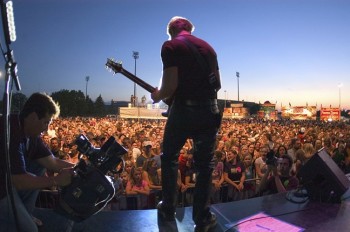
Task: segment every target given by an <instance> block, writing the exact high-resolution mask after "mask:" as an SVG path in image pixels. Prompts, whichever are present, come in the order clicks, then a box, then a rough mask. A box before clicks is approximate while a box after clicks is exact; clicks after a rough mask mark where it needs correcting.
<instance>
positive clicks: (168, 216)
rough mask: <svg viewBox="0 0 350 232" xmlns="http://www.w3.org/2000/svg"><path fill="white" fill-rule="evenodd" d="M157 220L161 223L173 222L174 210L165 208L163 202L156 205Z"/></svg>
mask: <svg viewBox="0 0 350 232" xmlns="http://www.w3.org/2000/svg"><path fill="white" fill-rule="evenodd" d="M157 211H158V220H159V221H162V222H171V221H175V208H173V207H167V206H166V205H164V203H163V201H161V202H159V203H158V205H157Z"/></svg>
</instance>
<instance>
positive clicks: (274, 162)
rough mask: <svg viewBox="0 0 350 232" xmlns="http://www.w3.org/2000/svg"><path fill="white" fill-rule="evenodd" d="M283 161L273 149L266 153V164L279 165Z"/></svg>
mask: <svg viewBox="0 0 350 232" xmlns="http://www.w3.org/2000/svg"><path fill="white" fill-rule="evenodd" d="M281 161H282V158H277V157H276V156H275V154H274V152H273V150H271V151H269V152H268V153H267V155H266V164H267V165H273V166H277V165H278V164H279V163H280V162H281Z"/></svg>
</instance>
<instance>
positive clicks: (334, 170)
mask: <svg viewBox="0 0 350 232" xmlns="http://www.w3.org/2000/svg"><path fill="white" fill-rule="evenodd" d="M298 178H299V180H300V183H301V184H302V185H303V186H304V187H305V189H306V190H307V192H308V196H309V198H310V199H311V200H315V201H320V202H332V203H339V202H340V201H341V196H342V195H343V194H344V193H345V192H346V190H347V189H348V188H349V186H350V181H349V179H348V178H347V177H346V176H345V174H344V172H343V171H342V170H341V169H340V168H339V167H338V165H337V164H336V163H335V162H334V161H333V160H332V158H331V157H330V156H329V155H328V153H327V152H326V151H325V150H324V149H321V150H319V151H318V152H317V153H316V154H314V155H313V156H312V157H311V159H310V160H309V161H307V162H306V164H305V165H304V166H303V167H302V168H301V169H300V171H299V172H298Z"/></svg>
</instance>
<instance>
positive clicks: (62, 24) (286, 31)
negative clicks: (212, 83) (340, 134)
mask: <svg viewBox="0 0 350 232" xmlns="http://www.w3.org/2000/svg"><path fill="white" fill-rule="evenodd" d="M13 5H14V16H15V24H16V31H17V41H15V42H14V43H12V44H11V49H13V51H14V55H15V58H16V61H17V63H18V70H19V71H18V73H19V77H20V82H21V85H22V92H23V93H24V94H26V95H27V96H29V95H30V94H31V93H33V92H36V91H41V92H48V93H52V92H56V91H59V90H61V89H68V90H71V89H74V90H81V91H83V92H84V93H85V88H86V81H85V77H86V76H90V80H89V82H88V87H87V92H88V95H89V96H90V97H91V98H92V99H93V100H95V99H96V98H97V97H98V96H99V95H100V94H101V96H102V97H103V99H104V100H105V101H106V102H110V100H111V99H114V100H129V99H130V95H131V94H133V90H134V88H133V87H134V84H133V83H132V82H131V81H130V80H128V79H127V78H125V77H124V76H122V75H121V74H117V75H115V76H113V75H112V74H111V73H110V72H108V71H107V70H106V69H105V67H104V65H105V63H106V60H107V58H115V59H116V60H120V61H122V62H123V67H124V68H125V69H127V70H129V71H130V72H132V73H134V59H133V57H132V52H133V51H138V52H139V54H140V57H139V59H138V60H137V76H139V77H140V78H141V79H143V80H145V81H146V82H148V83H149V84H151V85H153V86H158V84H159V80H160V77H161V73H162V63H161V59H160V47H161V45H162V43H163V42H164V41H166V40H167V39H168V36H167V34H166V25H167V23H168V21H169V19H170V18H171V17H173V16H175V15H180V16H184V17H187V18H188V19H190V20H191V21H192V23H193V24H194V25H195V31H194V35H195V36H198V37H201V38H203V39H205V40H207V41H208V42H209V43H210V44H211V45H212V46H213V47H214V48H215V49H216V52H217V54H218V60H219V66H220V72H221V78H222V86H223V87H222V89H221V90H220V91H219V93H218V96H219V98H221V99H225V98H227V99H234V100H237V98H238V94H237V78H236V76H235V74H236V72H240V79H239V85H240V86H239V87H240V94H239V95H240V100H246V101H255V102H259V101H260V102H261V103H262V102H264V101H266V100H269V101H270V102H271V103H276V102H277V106H278V107H280V105H281V104H282V105H283V106H287V105H288V104H289V102H290V103H291V105H293V106H297V105H305V104H306V103H307V104H308V105H316V104H317V106H318V108H319V107H320V105H321V104H322V105H323V106H329V105H332V106H338V105H339V102H340V103H341V106H342V108H347V109H350V91H349V90H350V26H349V25H350V14H349V12H350V1H348V0H176V1H173V0H172V1H171V0H157V1H156V0H133V1H132V0H128V1H126V0H124V1H121V0H100V1H96V0H74V1H73V0H30V1H28V0H14V1H13ZM1 42H2V43H4V40H3V39H2V40H1ZM4 66H5V64H4V61H3V59H2V60H1V64H0V69H1V70H3V69H4ZM340 83H342V87H341V88H339V87H338V85H339V84H340ZM0 87H1V90H2V91H3V88H4V81H3V80H2V81H1V83H0ZM225 90H226V92H225ZM136 92H137V94H136V95H137V96H138V97H139V98H141V97H142V96H143V95H146V97H147V101H150V95H149V93H147V92H146V91H144V90H143V89H142V88H141V87H137V90H136ZM339 96H340V97H339ZM339 100H340V101H339Z"/></svg>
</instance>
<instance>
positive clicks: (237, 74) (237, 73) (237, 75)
mask: <svg viewBox="0 0 350 232" xmlns="http://www.w3.org/2000/svg"><path fill="white" fill-rule="evenodd" d="M236 77H237V90H238V91H237V93H238V101H239V72H236Z"/></svg>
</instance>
